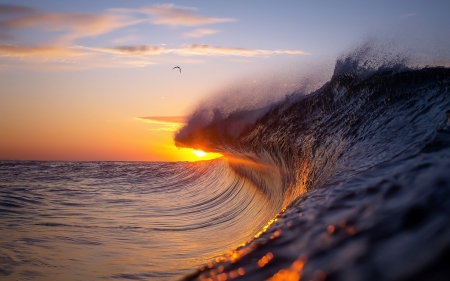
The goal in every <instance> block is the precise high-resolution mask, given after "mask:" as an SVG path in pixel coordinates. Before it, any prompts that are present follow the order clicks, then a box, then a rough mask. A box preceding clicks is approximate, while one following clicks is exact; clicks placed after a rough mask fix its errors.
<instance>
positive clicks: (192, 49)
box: [87, 44, 309, 57]
mask: <svg viewBox="0 0 450 281" xmlns="http://www.w3.org/2000/svg"><path fill="white" fill-rule="evenodd" d="M87 49H90V50H93V51H100V52H108V53H114V54H122V55H159V54H177V55H181V56H243V57H253V56H269V55H280V54H288V55H308V54H309V53H307V52H305V51H302V50H263V49H245V48H229V47H220V46H219V47H213V46H209V45H199V44H194V45H185V46H182V47H181V48H168V49H166V48H165V47H163V46H148V45H137V46H119V47H111V48H87Z"/></svg>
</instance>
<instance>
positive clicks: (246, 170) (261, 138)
mask: <svg viewBox="0 0 450 281" xmlns="http://www.w3.org/2000/svg"><path fill="white" fill-rule="evenodd" d="M370 53H371V49H370V48H369V47H364V46H363V47H362V48H359V49H358V50H357V51H356V52H354V53H352V54H351V55H349V56H343V57H342V58H339V59H338V60H337V62H336V65H335V70H334V74H333V76H332V78H331V79H330V80H329V81H328V82H326V83H325V84H324V85H323V86H322V87H320V88H319V89H317V90H315V91H313V92H311V93H309V94H305V93H304V92H303V91H297V92H294V93H292V94H290V95H287V96H286V97H285V98H284V99H283V100H279V101H276V102H273V103H271V104H269V105H266V106H263V107H259V108H244V109H242V108H238V109H236V110H234V111H233V110H231V111H230V110H229V111H228V112H224V111H222V110H220V108H214V107H212V108H209V109H205V108H201V110H198V111H196V112H194V113H193V114H192V115H191V117H190V118H189V119H188V123H187V125H186V126H185V127H183V128H182V129H181V130H180V131H179V132H178V133H177V134H176V136H175V142H176V144H177V145H178V146H187V147H194V148H201V149H204V150H208V151H216V152H220V153H222V154H224V155H225V157H226V159H228V161H229V165H230V167H231V168H232V169H233V170H234V171H235V172H236V173H237V174H239V175H241V176H242V177H243V178H246V179H248V180H250V181H251V182H252V183H253V184H254V185H255V186H256V187H257V188H259V189H260V190H261V191H262V192H263V193H264V194H266V195H267V196H268V197H269V198H274V199H273V200H272V202H271V203H270V204H275V205H276V208H278V210H279V211H280V212H281V213H280V214H279V216H278V221H277V222H276V223H273V224H272V225H271V226H270V227H269V226H267V227H265V228H264V231H266V232H267V235H261V236H259V235H258V237H257V238H256V239H254V240H252V241H251V242H249V243H247V244H246V246H244V247H240V248H237V249H236V251H235V252H234V253H233V254H231V255H224V256H222V257H221V258H219V259H217V260H216V262H214V263H211V264H210V265H209V269H208V270H205V267H201V268H200V269H199V270H198V271H197V272H195V273H194V274H192V275H190V276H188V277H186V280H193V279H202V278H217V276H218V275H219V274H222V277H224V278H225V277H233V278H237V277H242V274H244V272H245V280H263V279H268V278H272V280H284V279H277V276H278V277H279V276H281V275H283V274H285V276H288V275H289V274H292V276H297V277H299V276H301V275H302V274H303V276H306V277H305V278H307V280H309V279H311V278H313V277H314V276H316V275H321V274H323V275H324V276H325V275H326V276H332V277H333V278H336V280H349V279H348V278H350V277H351V278H352V279H356V280H361V279H364V280H372V279H374V277H370V276H371V275H370V274H371V272H372V271H374V270H376V268H377V267H379V266H380V265H383V266H385V267H387V268H388V269H389V270H391V271H393V272H394V273H392V274H391V273H386V272H381V273H378V275H377V276H378V277H379V278H378V279H377V280H379V279H382V280H400V279H402V278H406V277H411V276H412V275H413V274H414V273H417V272H420V274H423V275H419V276H423V277H429V276H431V275H430V274H431V268H433V269H435V270H437V271H436V272H441V273H442V272H443V271H445V267H444V266H443V265H442V264H441V263H440V261H441V259H442V255H444V256H446V257H447V256H448V255H449V253H450V239H444V238H442V237H443V236H442V233H447V234H448V233H450V227H449V226H448V225H450V224H449V223H448V222H449V220H448V217H447V219H446V220H445V219H443V221H440V222H439V223H437V222H435V223H436V225H435V226H434V227H436V228H438V229H439V231H442V233H438V231H437V230H436V229H433V228H432V226H429V225H428V224H432V223H433V221H434V220H435V218H434V217H432V216H431V215H428V214H430V213H435V212H437V210H439V211H442V210H441V209H442V208H443V209H445V211H442V212H443V213H445V214H446V215H449V214H450V210H449V209H448V207H444V206H445V204H448V203H450V202H449V201H450V200H449V199H448V198H450V197H445V198H446V199H441V201H439V202H438V203H436V202H434V203H435V205H433V204H434V203H431V202H432V201H433V200H435V197H436V194H437V193H442V194H445V196H448V195H449V194H450V192H449V190H450V177H449V176H448V175H447V173H446V172H444V171H445V170H446V169H447V168H449V167H450V150H449V147H450V137H449V136H450V130H449V125H450V93H449V90H450V69H449V68H445V67H425V68H415V67H411V66H407V59H405V58H403V57H401V56H395V58H394V59H393V58H388V59H379V58H375V59H373V60H368V59H367V56H369V57H370V56H371V54H370ZM424 155H426V156H424ZM420 177H422V179H420ZM421 180H423V182H421ZM424 184H427V185H429V186H426V187H424V186H423V185H424ZM400 190H401V192H400ZM415 192H416V193H419V194H415ZM394 194H395V195H394ZM399 194H400V195H399ZM415 196H418V197H421V198H420V200H416V199H417V198H415ZM392 198H394V199H392ZM391 201H392V202H394V203H391ZM389 204H397V205H398V206H399V207H398V209H397V210H396V211H398V214H397V215H393V214H391V215H392V217H391V218H390V217H389V216H388V214H389V211H391V212H392V210H390V208H392V206H391V205H389ZM417 205H419V207H417ZM271 207H273V205H271ZM346 212H347V213H346ZM306 213H307V214H308V216H309V217H308V216H306V217H305V216H303V215H304V214H306ZM422 213H424V214H425V215H423V214H422ZM437 217H439V218H440V219H441V217H440V216H437ZM444 217H445V216H444ZM416 220H417V221H420V223H419V224H417V222H415V221H416ZM273 221H274V220H272V221H271V223H272V222H273ZM399 221H402V223H400V222H399ZM293 225H295V226H296V227H295V230H293V229H290V228H291V226H293ZM385 225H390V226H391V229H388V230H386V229H385V228H386V227H385ZM417 225H420V228H419V230H420V231H421V233H422V234H420V235H419V234H418V235H417V236H414V237H412V238H411V240H410V241H408V242H404V243H403V244H402V242H400V241H401V238H402V237H404V236H405V235H407V234H408V233H409V232H408V231H410V230H411V228H414V229H415V228H416V226H417ZM377 227H378V228H380V229H384V230H383V231H381V233H382V234H380V231H376V228H377ZM356 233H357V234H358V235H355V234H356ZM374 233H376V234H374ZM377 235H381V236H383V235H384V237H382V238H379V237H378V236H377ZM356 236H358V237H356ZM437 238H440V239H441V240H440V242H439V243H438V245H439V247H440V250H436V251H430V250H427V249H426V247H423V246H417V245H416V243H419V241H420V242H421V243H423V244H424V245H428V246H429V247H436V245H435V244H433V243H435V242H433V241H435V239H437ZM389 239H391V240H389ZM394 240H395V243H394V242H392V241H394ZM370 241H372V242H373V241H375V242H376V243H378V244H379V245H380V247H387V249H388V248H389V247H393V248H396V249H398V250H399V252H400V254H386V257H385V260H387V261H391V262H392V263H389V262H385V261H384V260H383V261H380V260H379V259H380V258H381V257H380V256H379V255H378V254H380V253H378V252H376V251H375V252H376V254H374V253H373V252H374V251H371V250H370ZM321 245H322V246H321ZM433 245H434V246H433ZM414 251H417V252H418V253H420V254H423V255H426V258H425V257H424V258H418V259H417V260H414V261H409V263H408V261H406V260H403V261H397V259H399V258H402V259H407V257H408V255H410V254H411V252H414ZM269 253H270V255H269ZM380 255H381V254H380ZM338 257H341V259H342V261H341V262H338V261H336V260H335V259H337V258H338ZM360 259H363V261H364V262H360ZM260 260H263V262H261V263H260V262H259V261H260ZM254 261H258V263H256V262H254ZM344 261H345V262H344ZM266 264H267V266H265V265H266ZM300 265H301V266H300ZM411 265H412V266H415V267H416V269H414V270H412V269H411V267H410V266H411ZM405 266H406V267H405ZM238 269H242V271H239V272H238ZM319 269H320V270H319ZM317 270H319V271H317ZM377 272H378V271H377ZM241 273H242V274H241ZM447 273H448V272H447ZM223 274H225V275H223ZM277 274H278V275H277ZM286 274H288V275H286ZM446 276H449V275H446ZM242 278H244V277H242ZM297 279H298V278H297ZM219 280H221V279H219ZM223 280H225V279H223ZM294 280H295V279H294ZM418 280H419V279H418ZM436 280H441V279H436Z"/></svg>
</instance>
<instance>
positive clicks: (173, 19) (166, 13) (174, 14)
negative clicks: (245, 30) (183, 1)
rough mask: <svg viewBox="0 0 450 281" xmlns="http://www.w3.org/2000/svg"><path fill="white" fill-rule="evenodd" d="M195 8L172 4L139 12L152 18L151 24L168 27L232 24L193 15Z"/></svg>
mask: <svg viewBox="0 0 450 281" xmlns="http://www.w3.org/2000/svg"><path fill="white" fill-rule="evenodd" d="M195 10H196V9H195V8H186V7H179V6H175V5H173V4H166V5H154V6H151V7H146V8H142V9H140V11H142V12H144V13H147V14H149V15H151V16H153V18H154V19H153V20H152V23H153V24H164V25H170V26H196V25H205V24H213V23H220V22H233V21H236V19H233V18H214V17H205V16H201V15H198V14H195V13H193V11H195Z"/></svg>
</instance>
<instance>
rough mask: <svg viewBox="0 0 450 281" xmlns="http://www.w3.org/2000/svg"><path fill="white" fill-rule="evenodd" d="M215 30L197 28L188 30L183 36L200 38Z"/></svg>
mask: <svg viewBox="0 0 450 281" xmlns="http://www.w3.org/2000/svg"><path fill="white" fill-rule="evenodd" d="M217 32H218V31H217V30H214V29H207V28H199V29H196V30H194V31H193V32H188V33H185V34H184V37H187V38H200V37H203V36H206V35H210V34H214V33H217Z"/></svg>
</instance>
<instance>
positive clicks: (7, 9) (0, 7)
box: [0, 4, 37, 16]
mask: <svg viewBox="0 0 450 281" xmlns="http://www.w3.org/2000/svg"><path fill="white" fill-rule="evenodd" d="M36 12H37V10H36V9H35V8H31V7H27V6H19V5H11V4H0V16H5V15H6V16H10V15H24V14H33V13H36Z"/></svg>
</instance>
